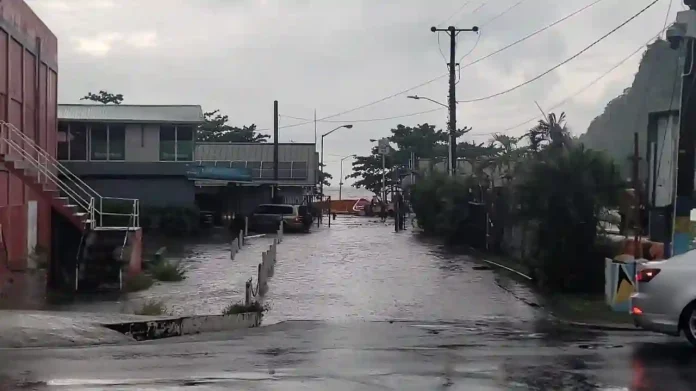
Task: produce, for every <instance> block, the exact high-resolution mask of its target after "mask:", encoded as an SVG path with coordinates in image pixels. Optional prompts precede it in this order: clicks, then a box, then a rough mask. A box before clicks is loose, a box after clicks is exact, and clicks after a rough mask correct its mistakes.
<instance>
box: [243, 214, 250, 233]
mask: <svg viewBox="0 0 696 391" xmlns="http://www.w3.org/2000/svg"><path fill="white" fill-rule="evenodd" d="M244 236H249V217H248V216H247V217H244Z"/></svg>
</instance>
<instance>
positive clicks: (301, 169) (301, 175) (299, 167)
mask: <svg viewBox="0 0 696 391" xmlns="http://www.w3.org/2000/svg"><path fill="white" fill-rule="evenodd" d="M291 175H292V179H307V162H292V174H291Z"/></svg>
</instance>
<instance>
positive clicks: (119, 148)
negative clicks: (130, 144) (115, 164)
mask: <svg viewBox="0 0 696 391" xmlns="http://www.w3.org/2000/svg"><path fill="white" fill-rule="evenodd" d="M89 140H90V146H89V147H90V148H89V149H90V159H91V160H125V159H126V127H125V125H119V124H108V125H107V124H92V125H91V126H90V128H89Z"/></svg>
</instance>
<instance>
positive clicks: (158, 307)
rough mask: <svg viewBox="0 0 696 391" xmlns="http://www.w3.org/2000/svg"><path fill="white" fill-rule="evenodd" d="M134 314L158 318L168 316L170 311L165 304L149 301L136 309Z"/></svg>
mask: <svg viewBox="0 0 696 391" xmlns="http://www.w3.org/2000/svg"><path fill="white" fill-rule="evenodd" d="M133 313H134V314H135V315H147V316H158V315H167V314H168V310H167V306H165V305H164V302H162V301H159V300H148V301H146V302H145V303H143V305H142V307H140V308H138V309H136V310H135V311H134V312H133Z"/></svg>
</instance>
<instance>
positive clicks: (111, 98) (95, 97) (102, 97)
mask: <svg viewBox="0 0 696 391" xmlns="http://www.w3.org/2000/svg"><path fill="white" fill-rule="evenodd" d="M80 100H90V101H92V102H99V103H103V104H105V105H108V104H109V103H113V104H115V105H120V104H121V103H122V102H123V95H122V94H112V93H110V92H108V91H103V90H102V91H99V93H98V94H94V93H92V92H89V93H87V95H85V96H84V97H82V98H81V99H80Z"/></svg>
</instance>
